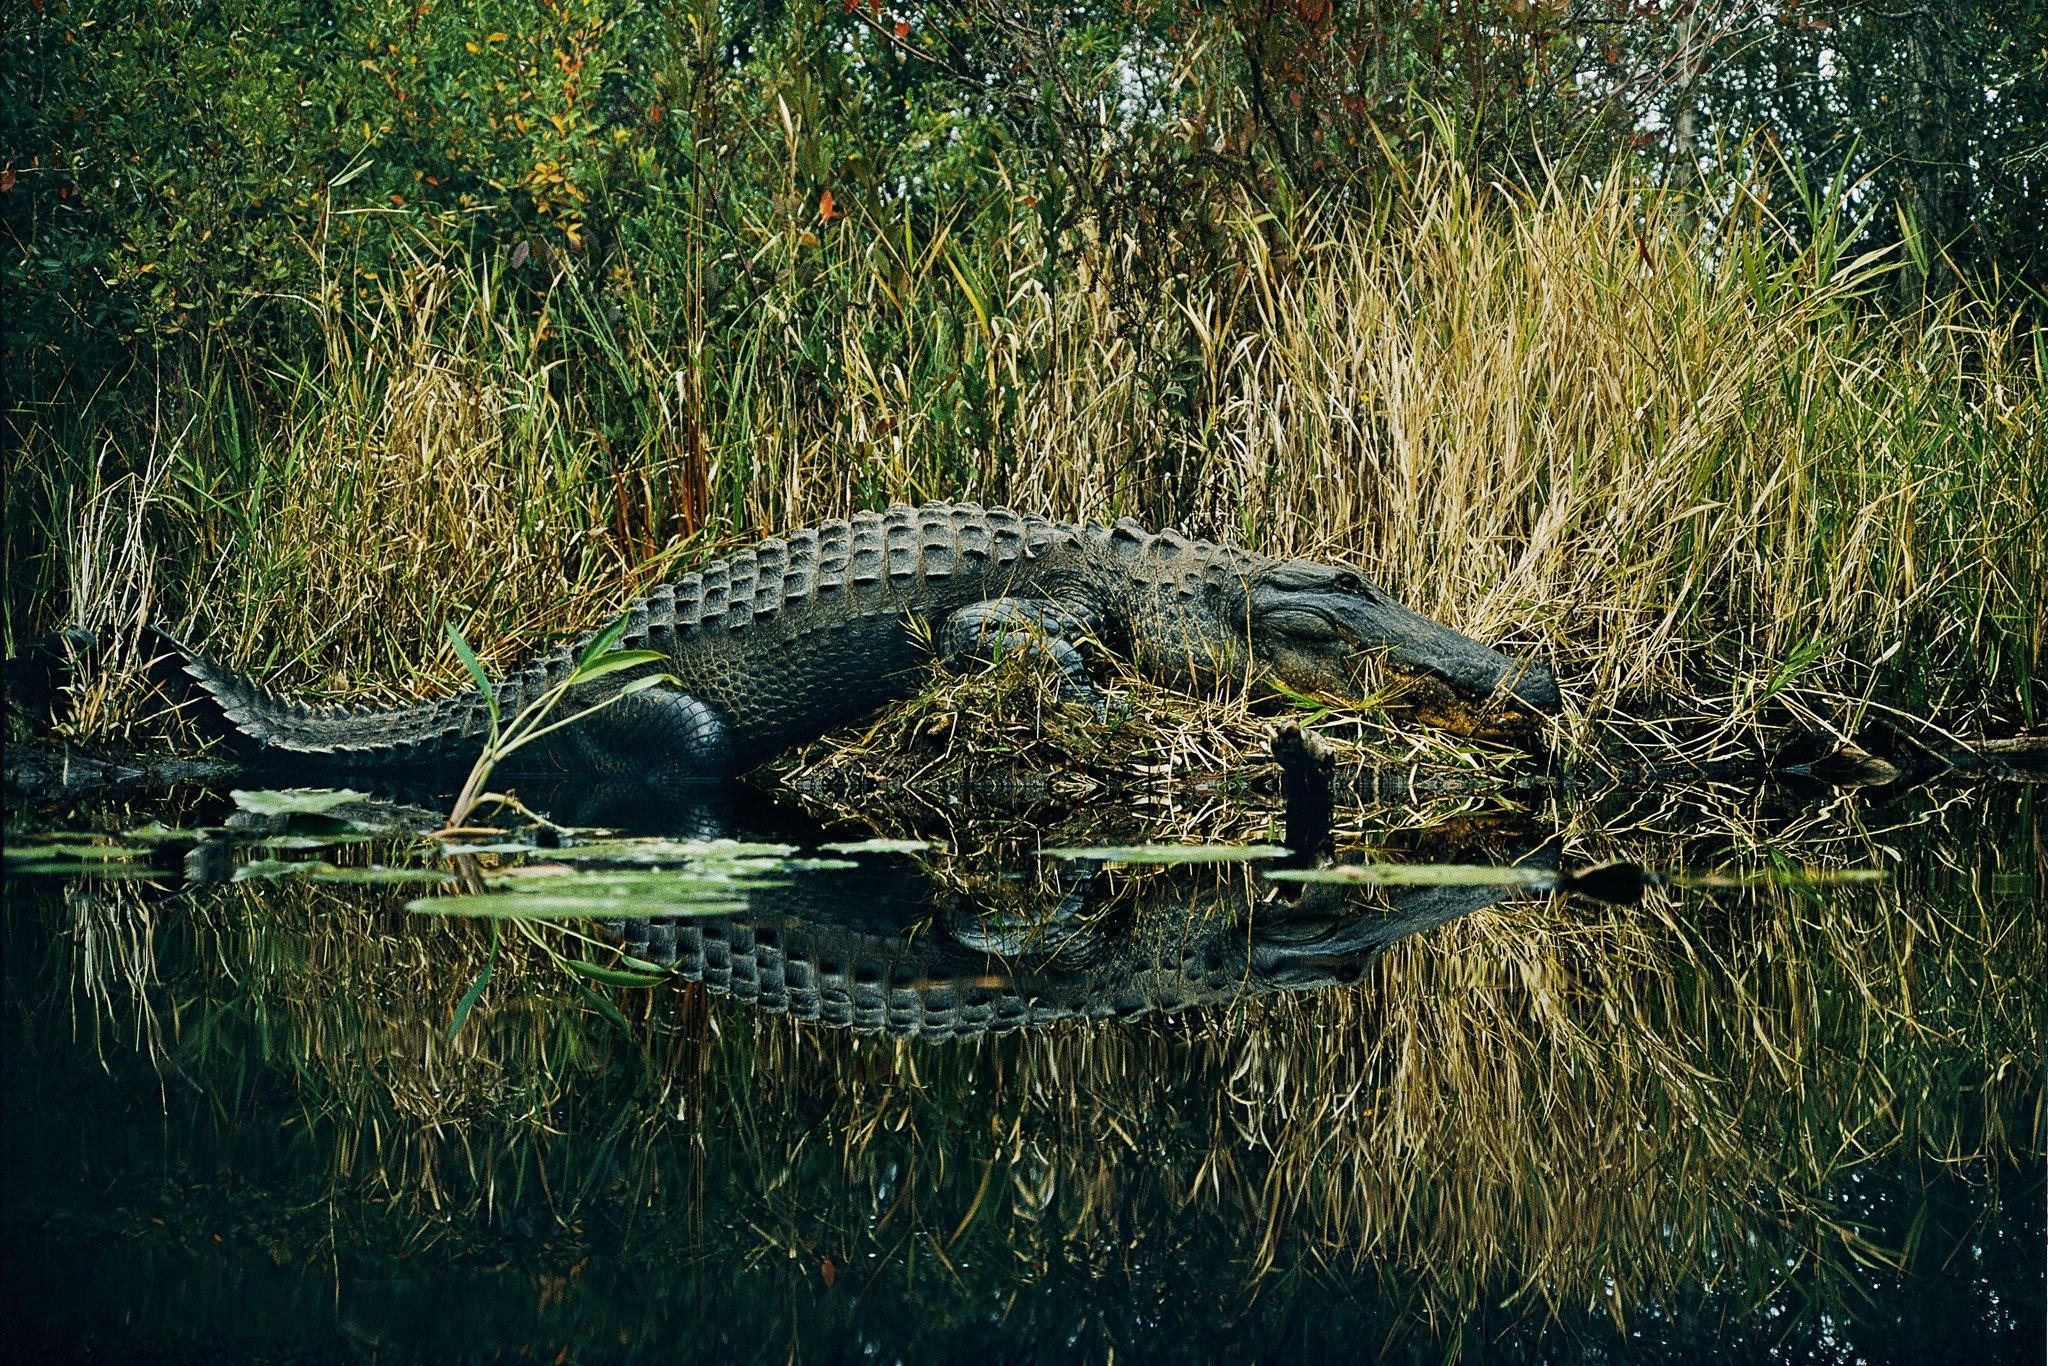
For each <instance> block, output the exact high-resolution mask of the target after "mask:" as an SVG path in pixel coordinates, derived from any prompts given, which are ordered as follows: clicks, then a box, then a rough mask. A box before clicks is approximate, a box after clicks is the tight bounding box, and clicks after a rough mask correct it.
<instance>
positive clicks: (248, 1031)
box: [0, 789, 2048, 1362]
mask: <svg viewBox="0 0 2048 1366" xmlns="http://www.w3.org/2000/svg"><path fill="white" fill-rule="evenodd" d="M551 809H553V810H555V811H556V813H557V814H558V815H561V816H563V817H564V818H574V819H577V820H578V821H579V823H602V824H605V825H608V826H612V827H615V828H619V829H623V830H624V831H626V832H628V833H631V834H638V835H642V836H658V837H662V838H661V839H659V840H656V841H655V842H651V843H649V842H641V843H634V842H631V841H626V842H619V841H616V840H614V841H611V842H609V843H599V842H598V841H599V838H600V837H597V836H592V835H586V836H582V837H580V841H579V837H577V836H574V835H572V836H570V837H569V839H568V841H567V843H568V845H569V846H570V847H568V848H560V847H556V846H557V845H558V844H559V843H561V841H558V840H556V839H554V838H552V837H548V836H542V837H540V838H538V839H536V838H534V836H533V832H531V831H526V832H520V831H514V832H513V833H512V834H511V835H509V836H507V837H504V838H493V837H479V838H478V839H477V840H475V841H473V844H472V849H471V851H470V852H466V853H459V854H458V855H456V856H455V857H452V858H451V857H448V856H445V855H442V854H439V853H436V852H432V851H429V850H427V849H425V848H424V847H423V846H422V844H421V842H420V841H418V840H416V839H414V838H412V837H411V836H409V835H407V834H406V833H405V829H406V827H407V826H408V825H409V824H412V823H415V822H416V821H417V820H418V819H420V817H417V816H416V815H414V814H411V813H408V812H407V811H406V810H405V809H404V808H402V807H397V806H392V805H390V804H386V803H379V802H366V803H365V802H353V801H347V800H344V799H333V800H328V799H313V800H312V801H311V802H310V803H309V802H308V801H307V800H306V799H304V798H301V797H292V796H285V797H267V796H265V795H263V794H253V795H251V794H244V795H243V796H241V797H240V798H239V799H234V798H230V797H229V795H228V794H225V793H213V792H178V793H171V794H157V795H152V796H148V797H137V798H132V799H129V800H124V801H115V802H102V803H100V804H97V805H94V806H92V807H89V808H85V809H78V810H67V811H46V812H39V813H21V812H16V813H12V814H11V815H10V817H9V822H10V834H9V855H10V871H9V876H8V880H7V883H6V901H7V906H6V914H5V917H4V920H0V936H4V939H0V947H4V972H5V988H6V999H5V1014H4V1022H5V1023H4V1038H0V1064H4V1069H5V1071H4V1077H5V1082H4V1084H5V1096H6V1098H7V1103H6V1105H5V1108H4V1112H0V1138H4V1150H5V1174H4V1178H0V1180H4V1211H0V1213H4V1230H5V1234H4V1236H5V1246H6V1252H7V1255H6V1266H5V1271H4V1273H0V1276H4V1286H5V1297H6V1312H7V1315H8V1320H9V1322H10V1324H11V1325H12V1328H13V1335H14V1336H15V1338H16V1340H17V1341H23V1340H27V1341H31V1342H34V1343H36V1344H38V1345H40V1346H41V1347H43V1348H46V1349H48V1350H49V1351H51V1352H53V1353H55V1354H57V1355H60V1356H100V1357H121V1358H130V1359H132V1358H135V1357H142V1358H146V1359H152V1360H166V1359H172V1360H175V1359H189V1360H213V1359H220V1358H221V1357H224V1356H227V1357H238V1358H258V1359H274V1360H292V1361H324V1360H348V1361H353V1360H362V1361H374V1360H392V1361H398V1360H411V1359H427V1360H464V1359H504V1358H526V1357H531V1358H536V1359H545V1360H566V1361H577V1360H589V1361H599V1360H634V1359H644V1360H667V1359H674V1358H677V1357H715V1358H719V1359H739V1360H753V1359H775V1360H786V1359H790V1358H792V1357H794V1358H797V1359H804V1360H825V1361H832V1360H841V1359H848V1360H851V1359H863V1360H866V1359H873V1360H898V1359H941V1358H957V1357H978V1358H984V1359H989V1360H1031V1359H1081V1360H1107V1359H1111V1358H1115V1359H1124V1360H1129V1359H1140V1360H1153V1359H1165V1360H1175V1361H1182V1360H1196V1359H1226V1360H1241V1359H1246V1358H1266V1359H1292V1358H1299V1357H1313V1358H1337V1359H1360V1358H1372V1357H1384V1358H1390V1359H1397V1360H1406V1359H1412V1360H1440V1359H1444V1358H1447V1357H1451V1356H1463V1357H1464V1358H1465V1359H1469V1360H1543V1361H1558V1360H1565V1361H1573V1360H1599V1361H1639V1360H1670V1361H1678V1360H1685V1361H1694V1360H1698V1361H1708V1360H1711V1361H1722V1360H1758V1361H1826V1362H1835V1361H1841V1362H1854V1361H1957V1362H1963V1361H1968V1362H1981V1361H2038V1360H2040V1359H2041V1355H2042V1350H2043V1341H2044V1331H2048V1313H2044V1307H2043V1258H2044V1251H2043V1248H2044V1230H2043V1218H2042V1202H2043V1184H2042V1167H2043V1147H2044V1144H2043V1133H2044V1122H2043V1109H2042V1102H2043V1076H2042V1066H2043V1065H2042V1058H2043V1054H2044V1036H2048V1001H2044V994H2043V988H2042V980H2043V977H2044V974H2048V931H2044V927H2043V920H2042V914H2041V912H2042V901H2043V890H2044V870H2048V851H2044V841H2043V830H2042V822H2041V816H2040V813H2039V810H2038V807H2037V805H2036V803H2035V801H2034V799H2033V796H2032V794H2031V793H2030V792H2029V791H2028V790H2026V789H1984V790H1978V791H1976V792H1973V793H1967V794H1964V793H1951V794H1946V795H1944V796H1921V797H1917V798H1912V799H1909V800H1907V801H1905V802H1901V803H1893V804H1891V805H1889V806H1883V807H1868V806H1866V807H1860V808H1859V807H1858V806H1856V805H1854V804H1852V803H1849V802H1846V801H1840V802H1835V803H1832V804H1828V805H1821V806H1816V805H1811V804H1808V805H1800V806H1797V807H1793V808H1790V809H1785V810H1780V809H1776V807H1775V805H1774V804H1773V803H1772V802H1770V801H1765V800H1760V799H1759V798H1758V797H1756V796H1755V794H1740V793H1731V792H1725V791H1720V792H1701V793H1693V794H1675V793H1674V794H1662V795H1658V796H1653V797H1641V798H1636V799H1633V800H1631V801H1630V802H1627V803H1621V804H1612V803H1610V804H1608V805H1606V806H1587V807H1583V808H1571V809H1565V810H1552V811H1550V812H1548V813H1547V814H1546V815H1543V816H1540V817H1539V816H1531V815H1526V814H1525V815H1523V816H1520V817H1513V818H1507V817H1502V816H1499V815H1494V816H1489V817H1486V818H1482V819H1475V818H1472V817H1471V816H1470V815H1469V814H1467V815H1461V816H1460V817H1458V818H1457V819H1450V820H1446V819H1443V816H1442V813H1428V812H1422V813H1418V812H1402V811H1383V812H1372V813H1368V814H1367V816H1366V818H1365V824H1364V825H1363V826H1362V827H1361V828H1357V829H1352V830H1350V831H1348V838H1347V840H1346V841H1345V843H1346V846H1347V852H1346V853H1345V854H1344V855H1343V858H1344V860H1345V861H1348V862H1351V863H1358V862H1360V861H1368V862H1371V863H1373V864H1382V863H1391V864H1394V865H1398V866H1405V867H1408V868H1410V869H1413V868H1414V867H1415V866H1416V865H1431V866H1432V867H1433V868H1434V866H1435V865H1454V866H1455V867H1456V868H1457V869H1459V870H1462V871H1456V872H1444V871H1442V870H1441V869H1435V870H1434V871H1425V872H1424V873H1422V874H1418V875H1415V876H1411V877H1403V876H1394V877H1391V878H1386V877H1379V876H1378V875H1375V879H1374V880H1375V881H1376V882H1382V883H1383V882H1392V883H1393V884H1395V885H1355V884H1346V883H1325V882H1317V881H1313V880H1311V881H1309V882H1307V883H1303V882H1299V881H1293V882H1290V881H1286V880H1284V879H1282V878H1276V877H1274V876H1272V875H1271V874H1272V873H1273V871H1274V867H1275V863H1276V860H1275V859H1273V858H1270V857H1265V856H1264V855H1266V854H1267V853H1269V852H1270V851H1265V850H1259V849H1252V850H1250V851H1249V854H1248V855H1247V854H1246V852H1245V851H1244V850H1243V849H1242V848H1241V847H1239V848H1237V850H1236V853H1235V854H1233V855H1227V856H1225V857H1224V858H1223V861H1220V862H1213V863H1206V862H1205V863H1160V862H1157V861H1156V860H1153V859H1147V858H1145V857H1143V856H1137V861H1107V862H1105V861H1103V860H1101V859H1100V858H1097V859H1078V858H1062V857H1048V856H1046V855H1045V854H1044V853H1043V852H1042V846H1044V845H1045V844H1047V843H1063V844H1067V845H1074V844H1080V843H1086V842H1088V841H1087V840H1086V839H1085V838H1081V837H1077V836H1075V835H1074V832H1072V831H1070V830H1062V831H1060V832H1058V835H1059V838H1058V839H1054V838H1053V837H1052V836H1049V835H1046V834H1044V833H1043V832H1026V833H1023V834H1019V833H1018V832H1017V831H1015V830H1002V829H997V830H994V831H993V832H991V831H990V830H988V829H984V828H980V827H970V826H962V825H954V824H946V823H944V822H940V828H936V829H911V830H908V831H904V830H901V829H892V830H891V831H890V833H892V834H897V835H907V836H916V837H918V838H917V839H907V838H906V839H905V840H903V841H902V842H899V843H888V842H884V843H874V842H871V841H868V840H867V838H866V837H868V836H871V835H872V834H873V833H874V830H873V828H872V827H868V828H863V827H860V826H837V827H833V828H824V827H820V826H818V825H815V824H813V823H811V822H809V821H808V820H807V819H805V818H803V817H800V816H797V815H794V814H792V813H789V812H785V811H782V810H780V809H777V808H775V807H773V806H772V805H769V804H766V803H763V802H757V801H751V800H749V801H745V802H741V803H738V804H737V805H735V804H733V803H730V802H719V803H715V804H702V803H695V804H687V805H679V804H675V803H671V802H657V801H653V800H649V799H646V798H644V797H642V798H639V799H635V800H633V801H629V802H627V803H625V804H624V805H620V804H618V803H616V802H614V803H613V804H612V805H611V806H610V807H608V808H605V809H593V808H591V807H590V806H589V805H588V803H587V802H584V801H583V800H582V799H580V798H579V799H577V800H576V801H566V800H565V803H564V804H561V805H557V806H555V807H553V808H551ZM1265 819H1266V817H1265V816H1263V815H1260V814H1258V813H1253V814H1252V815H1251V816H1248V817H1244V818H1241V819H1235V823H1233V818H1228V817H1226V818H1224V819H1222V820H1221V822H1220V824H1218V825H1217V828H1216V829H1214V830H1211V831H1210V832H1209V836H1210V838H1211V841H1212V842H1213V843H1219V844H1223V843H1227V844H1229V845H1232V846H1242V845H1245V844H1256V843H1257V842H1258V841H1259V840H1260V839H1261V838H1262V837H1263V836H1267V835H1269V834H1270V831H1269V830H1268V829H1267V828H1266V826H1265V825H1264V824H1262V823H1261V822H1263V821H1265ZM1212 824H1215V823H1212ZM202 831H211V832H212V833H210V834H204V835H202V834H200V833H196V832H202ZM83 832H98V834H96V835H91V836H88V835H87V834H86V833H83ZM119 832H131V833H127V834H121V833H119ZM1087 833H1088V832H1086V831H1083V832H1082V835H1084V836H1085V835H1086V834H1087ZM1144 833H1145V832H1144V831H1142V830H1140V831H1139V832H1138V834H1139V835H1140V836H1142V835H1143V834H1144ZM1171 833H1172V835H1173V837H1174V839H1175V840H1176V841H1177V842H1180V841H1185V840H1186V839H1187V838H1188V833H1187V830H1186V829H1185V828H1176V829H1175V830H1174V831H1173V832H1171ZM1113 834H1114V835H1115V836H1116V837H1117V838H1118V839H1120V840H1123V841H1125V842H1128V841H1129V840H1130V839H1131V838H1132V837H1133V836H1132V833H1131V829H1130V826H1129V823H1128V822H1125V823H1124V825H1122V826H1120V827H1119V828H1118V829H1117V830H1115V831H1114V832H1113ZM711 836H717V837H722V838H725V839H730V840H738V841H742V843H740V844H738V845H731V844H727V845H716V846H711V845H706V844H705V843H704V842H703V841H704V840H705V839H706V838H707V837H711ZM849 842H851V847H848V845H849ZM543 845H544V846H546V847H539V846H543ZM1098 852H1099V851H1098ZM1616 858H1623V859H1629V860H1633V861H1634V862H1636V863H1639V864H1641V865H1643V866H1645V867H1647V868H1649V869H1651V870H1665V871H1675V870H1695V871H1696V870H1700V869H1709V868H1712V869H1722V870H1734V871H1736V872H1738V873H1741V874H1743V875H1744V876H1745V877H1746V878H1747V880H1748V881H1750V882H1751V883H1753V884H1759V885H1749V886H1743V887H1733V888H1702V887H1688V886H1675V885H1674V886H1658V885H1653V886H1651V887H1650V888H1649V889H1648V890H1647V892H1646V893H1645V894H1644V896H1643V897H1642V899H1641V900H1640V901H1639V902H1626V904H1620V905H1614V904H1606V903H1602V902H1598V901H1594V900H1591V899H1589V898H1587V897H1585V896H1580V895H1565V894H1557V893H1552V892H1549V891H1546V890H1544V887H1545V886H1546V885H1547V884H1548V883H1549V882H1551V881H1554V880H1555V874H1556V871H1557V870H1558V869H1560V868H1567V869H1569V868H1578V867H1583V866H1586V865H1588V864H1593V863H1598V862H1600V861H1603V860H1608V859H1616ZM1489 866H1490V867H1493V868H1496V869H1506V870H1507V871H1504V872H1501V873H1500V874H1499V875H1498V876H1491V875H1488V874H1483V873H1478V874H1475V873H1474V872H1473V871H1472V870H1473V869H1474V868H1477V867H1489ZM1870 868H1875V869H1881V870H1883V872H1884V874H1885V876H1884V877H1883V878H1882V879H1881V880H1878V881H1860V880H1859V881H1844V882H1834V881H1829V880H1826V878H1822V879H1816V878H1814V877H1813V876H1812V873H1813V872H1814V871H1815V870H1818V871H1819V872H1821V873H1823V874H1831V873H1834V872H1836V871H1838V870H1842V869H1870ZM1673 880H1674V881H1676V880H1677V879H1673ZM409 904H411V905H414V906H415V907H416V909H408V905H409ZM650 917H654V918H650ZM604 922H614V923H613V924H612V927H611V929H607V928H606V925H605V923H604ZM617 922H623V926H624V932H625V940H624V945H625V952H624V956H622V955H621V952H620V950H619V947H618V945H619V943H620V941H619V940H618V939H617V938H616V936H615V934H614V933H613V930H615V929H617V928H618V924H617Z"/></svg>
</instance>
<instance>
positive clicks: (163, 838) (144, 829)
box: [121, 821, 211, 844]
mask: <svg viewBox="0 0 2048 1366" xmlns="http://www.w3.org/2000/svg"><path fill="white" fill-rule="evenodd" d="M210 833H211V832H210V831H206V830H196V829H182V830H181V829H179V828H178V827H177V826H175V825H165V824H164V823H163V822H162V821H151V822H149V824H147V825H138V826H136V827H135V828H134V829H133V830H123V831H122V832H121V838H122V839H124V840H134V841H135V842H136V843H138V844H190V843H193V842H194V841H197V840H203V839H205V838H206V837H207V836H208V835H209V834H210Z"/></svg>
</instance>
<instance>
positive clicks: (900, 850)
mask: <svg viewBox="0 0 2048 1366" xmlns="http://www.w3.org/2000/svg"><path fill="white" fill-rule="evenodd" d="M933 847H935V846H934V845H933V844H932V842H931V841H930V840H886V839H873V840H851V841H841V842H838V843H834V844H821V845H819V846H818V849H819V852H821V853H826V854H921V853H923V852H924V851H925V850H927V849H931V848H933Z"/></svg>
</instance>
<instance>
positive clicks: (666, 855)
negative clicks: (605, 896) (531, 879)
mask: <svg viewBox="0 0 2048 1366" xmlns="http://www.w3.org/2000/svg"><path fill="white" fill-rule="evenodd" d="M795 852H796V846H795V845H793V844H748V843H743V842H741V841H739V840H672V839H652V838H650V839H608V840H591V841H589V842H588V843H584V844H569V845H564V846H562V847H561V848H559V849H550V850H548V851H547V853H548V857H549V858H554V859H562V860H566V861H569V862H591V863H644V864H656V863H681V862H702V861H722V862H730V861H732V860H736V859H774V858H782V857H785V856H787V855H789V854H793V853H795Z"/></svg>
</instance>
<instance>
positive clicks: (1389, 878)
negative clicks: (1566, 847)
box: [1266, 863, 1558, 891]
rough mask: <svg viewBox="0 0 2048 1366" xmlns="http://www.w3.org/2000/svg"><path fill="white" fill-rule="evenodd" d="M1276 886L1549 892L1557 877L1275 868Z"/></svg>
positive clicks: (1483, 869) (1482, 869) (1537, 871)
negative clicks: (1314, 884) (1307, 884)
mask: <svg viewBox="0 0 2048 1366" xmlns="http://www.w3.org/2000/svg"><path fill="white" fill-rule="evenodd" d="M1266 876H1267V877H1268V878H1271V879H1272V880H1273V881H1275V882H1319V883H1333V884H1337V885H1341V886H1349V887H1527V888H1529V889H1530V890H1531V891H1549V890H1551V889H1552V888H1554V887H1556V886H1557V885H1558V876H1557V874H1556V873H1554V872H1552V871H1551V870H1550V869H1548V868H1516V867H1503V866H1500V865H1496V864H1484V863H1341V864H1337V865H1334V866H1332V867H1328V868H1274V869H1271V870H1269V871H1268V872H1267V873H1266Z"/></svg>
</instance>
